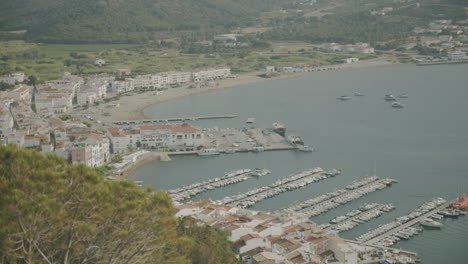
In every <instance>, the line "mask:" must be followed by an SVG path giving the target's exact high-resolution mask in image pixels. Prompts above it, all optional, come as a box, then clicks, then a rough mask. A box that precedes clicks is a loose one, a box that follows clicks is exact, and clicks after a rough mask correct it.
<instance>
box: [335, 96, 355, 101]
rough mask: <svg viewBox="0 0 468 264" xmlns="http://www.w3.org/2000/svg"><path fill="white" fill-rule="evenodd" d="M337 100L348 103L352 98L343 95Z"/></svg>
mask: <svg viewBox="0 0 468 264" xmlns="http://www.w3.org/2000/svg"><path fill="white" fill-rule="evenodd" d="M336 99H338V100H341V101H348V100H351V99H352V98H351V97H349V96H347V95H342V96H340V97H338V98H336Z"/></svg>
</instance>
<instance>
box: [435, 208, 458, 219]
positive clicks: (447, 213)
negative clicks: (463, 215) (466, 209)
mask: <svg viewBox="0 0 468 264" xmlns="http://www.w3.org/2000/svg"><path fill="white" fill-rule="evenodd" d="M439 214H441V215H443V216H445V217H458V216H460V213H459V212H458V210H454V209H452V210H442V211H440V212H439Z"/></svg>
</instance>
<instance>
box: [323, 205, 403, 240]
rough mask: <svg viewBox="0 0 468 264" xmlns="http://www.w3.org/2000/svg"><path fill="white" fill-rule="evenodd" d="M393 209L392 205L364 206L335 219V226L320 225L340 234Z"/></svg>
mask: <svg viewBox="0 0 468 264" xmlns="http://www.w3.org/2000/svg"><path fill="white" fill-rule="evenodd" d="M393 209H395V206H393V205H392V204H377V203H372V204H364V205H362V206H360V207H359V209H355V210H353V211H350V212H348V213H347V214H346V215H343V216H338V217H335V218H334V219H333V220H332V221H330V222H334V223H335V224H325V225H321V227H323V229H324V230H327V231H333V232H336V233H340V232H343V231H348V230H351V229H353V228H355V227H356V226H358V225H361V224H364V223H365V222H368V221H370V220H372V219H375V218H377V217H379V216H381V215H382V214H384V213H387V212H390V211H391V210H393Z"/></svg>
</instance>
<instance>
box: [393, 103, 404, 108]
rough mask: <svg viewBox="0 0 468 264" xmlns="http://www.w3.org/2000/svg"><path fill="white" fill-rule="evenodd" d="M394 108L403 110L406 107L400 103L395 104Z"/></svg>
mask: <svg viewBox="0 0 468 264" xmlns="http://www.w3.org/2000/svg"><path fill="white" fill-rule="evenodd" d="M392 107H393V108H403V107H405V105H404V104H402V103H400V102H393V103H392Z"/></svg>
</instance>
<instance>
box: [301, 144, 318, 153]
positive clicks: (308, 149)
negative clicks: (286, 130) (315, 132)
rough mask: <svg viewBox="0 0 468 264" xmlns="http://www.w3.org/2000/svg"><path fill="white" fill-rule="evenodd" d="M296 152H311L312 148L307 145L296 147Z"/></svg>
mask: <svg viewBox="0 0 468 264" xmlns="http://www.w3.org/2000/svg"><path fill="white" fill-rule="evenodd" d="M297 150H299V151H303V152H313V151H314V148H313V147H311V146H308V145H297Z"/></svg>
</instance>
